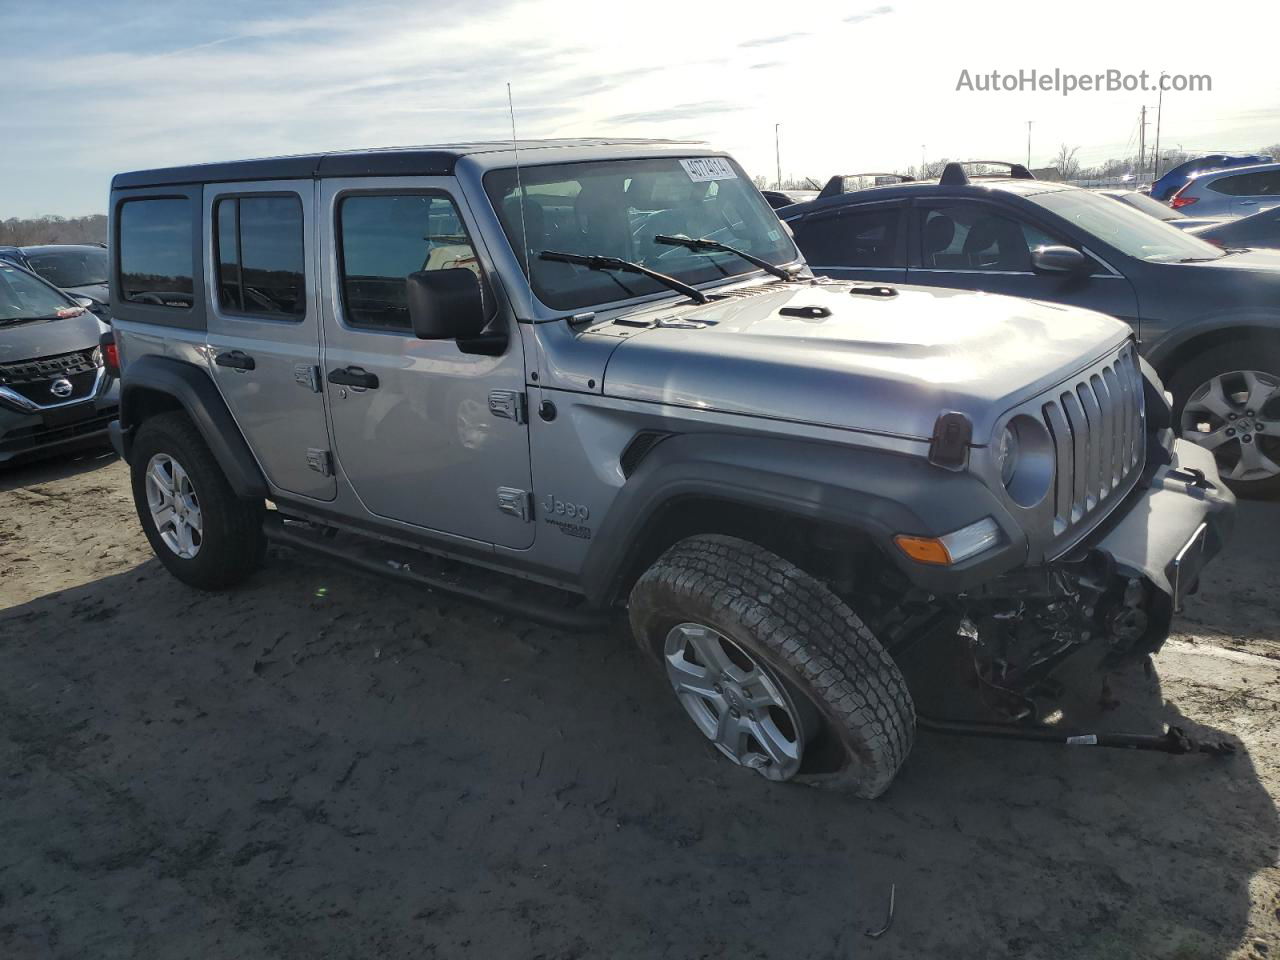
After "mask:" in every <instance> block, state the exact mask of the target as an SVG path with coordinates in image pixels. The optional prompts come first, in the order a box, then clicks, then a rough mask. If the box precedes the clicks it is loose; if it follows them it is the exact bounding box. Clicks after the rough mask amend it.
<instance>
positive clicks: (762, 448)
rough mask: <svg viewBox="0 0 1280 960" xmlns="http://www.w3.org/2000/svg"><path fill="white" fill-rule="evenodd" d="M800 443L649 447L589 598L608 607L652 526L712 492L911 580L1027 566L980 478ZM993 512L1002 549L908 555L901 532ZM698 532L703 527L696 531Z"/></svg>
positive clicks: (601, 534) (590, 560) (606, 533)
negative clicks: (835, 536) (859, 543)
mask: <svg viewBox="0 0 1280 960" xmlns="http://www.w3.org/2000/svg"><path fill="white" fill-rule="evenodd" d="M921 453H922V456H921V457H918V458H917V457H909V456H903V455H900V454H893V453H886V452H883V451H875V450H869V449H865V448H856V447H851V446H845V445H843V444H832V443H823V442H819V441H812V440H804V439H798V438H797V439H779V438H755V437H749V436H742V435H734V434H706V433H698V434H683V435H678V436H674V437H671V438H668V439H667V440H664V441H663V442H662V443H660V444H658V445H657V446H656V447H654V449H653V451H652V452H651V453H649V454H648V456H646V457H645V459H644V460H643V461H642V462H641V463H640V465H639V467H638V468H637V469H636V471H635V472H634V473H633V474H632V475H631V477H630V478H629V479H628V480H627V483H626V484H625V485H624V486H623V487H622V489H621V490H620V492H619V493H618V495H617V497H616V498H615V499H614V502H613V504H612V505H611V507H610V509H609V511H608V513H607V514H606V516H605V517H604V519H603V522H602V523H601V525H600V528H599V530H598V532H597V533H596V535H595V536H594V537H593V538H592V546H591V548H590V550H589V551H588V552H587V556H586V558H585V562H584V564H583V567H582V585H583V588H584V592H585V593H586V594H587V596H588V597H590V598H592V599H594V600H598V601H602V602H607V601H608V600H610V599H612V598H614V597H616V596H617V595H618V592H619V590H620V589H621V588H622V587H624V586H625V584H624V583H623V580H624V578H625V577H626V576H627V575H628V573H629V572H630V571H631V570H632V567H633V566H634V564H635V563H636V561H637V560H638V559H639V553H640V545H641V544H642V543H643V541H644V535H645V531H646V528H647V527H648V526H649V525H650V524H651V523H653V522H655V521H656V519H657V518H658V517H659V516H660V515H661V513H662V511H663V510H664V509H665V508H667V507H669V506H671V505H672V504H674V503H677V502H679V501H680V500H681V499H685V498H699V499H712V500H718V501H723V502H727V503H732V504H735V505H738V506H745V507H749V508H758V509H760V510H762V511H768V512H770V513H772V514H781V515H784V516H794V517H796V518H802V519H806V520H812V521H818V522H820V523H829V524H831V525H832V526H833V527H836V528H841V529H845V530H852V531H855V532H858V533H862V534H865V535H866V536H868V537H870V538H871V540H872V541H873V542H875V543H876V544H877V545H878V546H880V547H881V549H882V550H883V552H884V553H885V554H886V555H887V556H889V557H892V558H893V560H894V562H895V563H897V564H898V566H899V567H900V568H901V569H902V570H903V572H904V573H905V574H906V575H907V576H908V577H909V578H910V579H911V580H912V581H913V582H914V583H916V584H918V585H920V586H923V587H925V588H927V589H930V590H933V591H936V592H945V593H954V592H958V591H960V590H964V589H966V588H968V587H971V586H973V585H975V584H977V583H981V582H983V581H985V580H986V579H988V578H990V577H992V576H996V575H997V574H999V573H1001V572H1004V571H1005V570H1008V569H1012V568H1014V567H1016V566H1018V565H1019V564H1020V563H1022V562H1023V561H1024V560H1025V558H1026V555H1027V543H1026V537H1025V535H1024V534H1023V532H1022V531H1021V529H1020V528H1019V527H1018V525H1017V523H1016V522H1015V521H1014V519H1013V517H1012V516H1011V515H1010V514H1009V513H1008V512H1007V511H1006V510H1005V509H1004V507H1003V506H1002V505H1001V504H1000V503H999V502H998V501H997V500H996V498H995V497H994V496H992V494H991V492H990V491H989V490H988V489H987V488H986V487H985V486H984V485H983V484H982V483H981V482H980V481H979V480H978V479H977V478H976V477H973V476H972V475H970V474H967V473H953V472H951V471H948V470H943V469H940V468H938V467H935V466H932V465H931V464H929V463H928V462H927V461H926V460H925V459H924V456H923V453H924V449H923V445H922V451H921ZM988 516H990V517H993V518H994V519H995V521H996V523H997V524H999V526H1000V528H1001V529H1002V530H1003V531H1004V533H1005V544H1004V546H1003V547H1001V548H996V549H993V550H990V551H987V552H986V553H984V554H981V555H980V556H978V557H974V558H973V559H971V560H968V561H965V562H964V563H961V564H957V565H956V566H954V567H928V566H925V565H922V564H919V563H915V562H914V561H911V560H909V559H907V558H906V557H905V556H904V555H903V554H902V553H901V551H899V550H898V549H897V548H896V547H895V546H894V545H893V543H892V538H893V536H894V535H895V534H899V533H906V534H914V535H919V536H939V535H941V534H945V533H950V532H952V531H954V530H958V529H960V528H961V527H964V526H966V525H968V524H970V523H974V522H976V521H978V520H981V519H982V518H983V517H988ZM699 532H701V531H699Z"/></svg>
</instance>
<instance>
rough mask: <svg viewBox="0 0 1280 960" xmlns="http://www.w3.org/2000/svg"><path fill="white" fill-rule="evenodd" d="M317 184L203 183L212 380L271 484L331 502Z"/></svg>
mask: <svg viewBox="0 0 1280 960" xmlns="http://www.w3.org/2000/svg"><path fill="white" fill-rule="evenodd" d="M314 191H315V185H314V183H313V182H312V181H310V180H296V181H277V182H273V183H261V184H253V183H235V184H210V185H207V186H206V187H205V188H204V224H205V241H204V246H205V251H206V257H205V262H206V265H207V267H206V270H205V276H206V277H207V278H208V280H207V281H206V282H207V284H208V287H209V290H208V302H209V305H210V312H209V332H208V344H209V347H210V355H211V357H210V358H211V369H212V371H213V376H214V381H215V382H216V383H217V384H218V388H219V390H220V391H221V392H222V396H223V397H224V398H225V399H226V401H227V405H228V406H229V407H230V408H231V412H232V413H233V414H234V415H235V418H236V422H237V423H238V424H239V425H240V428H241V429H242V430H243V431H244V434H245V437H246V438H247V439H248V441H249V446H250V447H251V448H252V449H253V451H254V453H255V455H256V456H257V458H258V462H259V463H260V464H261V465H262V468H263V471H264V472H265V473H266V475H267V478H268V479H269V480H270V481H271V483H272V485H274V486H275V487H278V488H279V489H280V490H284V491H287V492H288V493H292V494H296V495H298V496H302V497H310V498H313V499H317V500H332V499H333V498H334V495H335V492H336V489H337V488H336V484H335V482H334V478H333V471H332V468H331V463H330V454H329V435H328V427H327V425H326V423H325V413H324V395H323V394H322V393H321V388H320V371H319V363H320V308H319V296H318V288H319V283H318V276H317V270H316V262H317V261H316V251H315V221H314Z"/></svg>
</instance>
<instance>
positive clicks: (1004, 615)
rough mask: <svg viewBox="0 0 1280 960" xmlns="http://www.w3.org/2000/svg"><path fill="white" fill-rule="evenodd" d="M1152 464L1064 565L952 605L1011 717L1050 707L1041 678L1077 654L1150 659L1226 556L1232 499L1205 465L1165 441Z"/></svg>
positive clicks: (1013, 577)
mask: <svg viewBox="0 0 1280 960" xmlns="http://www.w3.org/2000/svg"><path fill="white" fill-rule="evenodd" d="M1160 461H1161V462H1158V463H1156V464H1152V465H1151V466H1149V467H1148V468H1147V470H1146V472H1145V473H1144V474H1143V477H1142V479H1141V481H1140V482H1139V483H1138V485H1137V486H1136V487H1135V489H1134V490H1133V491H1132V492H1131V493H1130V494H1129V495H1128V496H1127V497H1126V498H1125V500H1124V502H1123V503H1121V504H1119V505H1118V506H1117V507H1116V508H1115V510H1114V511H1113V512H1112V514H1111V515H1110V516H1109V517H1108V518H1107V519H1106V521H1104V522H1103V523H1102V524H1101V525H1100V526H1099V527H1098V528H1097V529H1095V530H1094V531H1092V532H1091V533H1090V535H1089V536H1088V537H1087V538H1086V539H1085V540H1084V541H1082V542H1081V543H1079V544H1077V545H1075V546H1074V547H1073V548H1072V549H1071V550H1070V551H1069V552H1068V553H1067V554H1066V555H1064V556H1060V557H1058V558H1056V559H1054V560H1053V561H1051V562H1049V563H1045V564H1040V565H1036V566H1029V567H1022V568H1019V569H1016V570H1012V571H1009V572H1008V573H1005V574H1003V575H1002V576H999V577H996V578H994V579H992V580H991V581H989V582H987V583H984V584H982V585H981V586H980V587H978V588H976V589H973V590H970V591H967V592H966V593H964V594H961V595H960V596H959V597H957V603H956V606H955V608H953V609H955V610H956V612H957V613H958V614H959V615H960V617H961V628H960V632H961V634H963V635H965V636H967V637H968V638H969V640H970V641H971V643H972V644H973V648H974V655H975V665H976V667H977V670H978V675H979V678H980V679H981V680H983V681H984V682H985V683H987V684H988V685H989V686H990V687H991V688H993V689H995V690H997V691H999V692H1000V693H1002V694H1005V695H1009V697H1011V698H1012V700H1011V702H1013V703H1015V704H1016V707H1015V709H1014V711H1013V712H1015V713H1017V714H1020V715H1024V714H1025V713H1026V712H1027V710H1026V708H1025V704H1026V703H1029V698H1034V697H1038V696H1042V695H1044V696H1052V693H1053V690H1052V685H1051V684H1050V683H1049V676H1050V674H1051V673H1053V672H1054V671H1055V670H1056V669H1057V668H1058V666H1060V665H1061V664H1062V663H1063V662H1064V661H1065V660H1066V659H1067V658H1068V657H1071V656H1074V655H1075V654H1076V653H1078V652H1080V651H1082V650H1084V649H1093V650H1094V651H1095V652H1097V653H1098V654H1099V655H1100V656H1099V658H1098V661H1097V663H1098V666H1100V667H1101V668H1103V669H1109V668H1111V667H1115V666H1118V665H1120V664H1122V663H1125V662H1129V661H1132V660H1138V659H1142V658H1144V657H1146V656H1147V655H1148V654H1151V653H1154V652H1155V651H1157V650H1159V649H1160V647H1161V646H1162V645H1163V643H1164V641H1165V640H1166V639H1167V637H1168V636H1169V630H1170V627H1171V625H1172V622H1173V615H1174V613H1175V611H1176V610H1177V609H1178V607H1179V606H1180V604H1181V602H1182V599H1183V597H1185V596H1186V595H1187V594H1188V593H1191V592H1194V590H1195V589H1196V586H1197V584H1198V581H1199V577H1200V572H1201V570H1203V569H1204V566H1205V565H1206V564H1207V563H1208V562H1209V561H1210V560H1211V559H1212V558H1213V557H1215V556H1216V555H1217V554H1218V553H1220V552H1221V551H1222V548H1223V547H1224V546H1225V545H1226V542H1227V540H1228V538H1229V537H1230V534H1231V529H1232V525H1233V521H1234V515H1235V497H1234V496H1233V495H1232V494H1231V492H1230V491H1229V490H1228V489H1227V488H1226V486H1225V485H1224V484H1223V483H1222V481H1221V479H1220V478H1219V476H1218V470H1217V467H1216V465H1215V463H1214V460H1213V455H1212V454H1211V453H1209V452H1208V451H1207V450H1204V449H1203V448H1201V447H1198V446H1196V445H1194V444H1192V443H1188V442H1186V441H1182V440H1173V441H1172V442H1171V443H1169V444H1168V445H1167V446H1166V447H1164V448H1163V455H1162V456H1161V457H1160Z"/></svg>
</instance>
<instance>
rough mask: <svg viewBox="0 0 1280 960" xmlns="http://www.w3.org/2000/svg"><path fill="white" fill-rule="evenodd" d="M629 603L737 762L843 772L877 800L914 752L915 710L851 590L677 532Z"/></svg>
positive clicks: (719, 744) (733, 544)
mask: <svg viewBox="0 0 1280 960" xmlns="http://www.w3.org/2000/svg"><path fill="white" fill-rule="evenodd" d="M629 608H630V617H631V627H632V631H633V632H634V634H635V637H636V641H637V642H638V643H639V644H640V646H641V648H642V649H643V650H644V651H645V652H646V653H648V654H649V655H651V656H654V657H656V658H657V659H659V660H660V661H661V662H662V664H663V665H664V667H665V669H666V673H667V679H668V680H669V681H670V682H671V686H672V689H673V690H674V692H675V694H676V697H677V698H678V699H679V701H680V703H681V705H682V706H683V707H684V709H685V711H686V712H687V713H688V714H689V716H690V718H691V719H692V720H693V721H694V724H695V725H696V726H697V727H698V729H699V730H700V731H701V732H702V734H703V735H704V736H706V737H707V739H709V740H710V741H711V742H712V743H713V744H714V745H715V747H716V749H718V750H719V751H720V752H721V753H723V754H724V755H725V756H727V757H728V758H729V759H731V760H733V761H734V762H735V763H738V764H740V765H741V766H744V767H748V768H750V769H753V770H755V771H757V772H758V773H760V774H761V775H763V776H765V777H766V778H768V779H770V780H790V779H794V778H796V777H801V778H805V777H817V778H823V779H827V778H836V779H838V780H839V781H841V782H843V783H847V784H848V785H849V786H850V787H851V788H852V789H853V791H854V792H855V793H856V794H857V795H858V796H862V797H868V798H870V797H877V796H879V795H880V794H881V793H883V792H884V791H885V790H886V789H887V788H888V787H889V784H890V783H891V782H892V780H893V777H894V775H895V774H896V773H897V772H898V768H899V767H901V766H902V763H903V761H904V760H906V757H907V754H908V753H909V752H910V751H911V744H912V740H913V738H914V736H915V709H914V706H913V705H912V701H911V695H910V693H909V692H908V691H907V685H906V682H905V680H904V679H903V677H902V674H901V673H900V672H899V670H898V667H897V665H896V664H895V663H894V662H893V660H892V658H890V656H889V654H888V653H887V652H886V651H885V650H884V648H883V647H882V646H881V645H880V643H879V641H877V640H876V638H875V637H874V636H872V634H871V631H869V630H868V629H867V627H866V626H865V625H864V624H863V623H862V621H861V620H859V619H858V617H857V616H856V615H855V614H854V613H853V611H852V610H850V609H849V607H848V606H847V605H846V604H845V603H844V602H843V601H842V600H840V599H839V598H838V597H837V596H836V595H835V594H833V593H832V592H831V591H830V590H828V589H827V588H826V587H825V586H823V585H822V584H821V583H819V582H818V581H817V580H816V579H814V578H813V577H811V576H809V575H808V574H807V573H805V572H804V571H802V570H800V569H799V568H798V567H796V566H795V565H794V564H792V563H789V562H788V561H786V560H783V559H782V558H780V557H778V556H776V555H774V554H772V553H770V552H769V551H767V550H764V549H763V548H761V547H759V546H756V545H755V544H752V543H749V542H747V541H745V540H740V539H737V538H735V537H727V536H716V535H705V536H698V537H691V538H689V539H687V540H682V541H681V542H680V543H678V544H676V545H675V546H674V547H672V548H671V549H670V550H668V551H667V552H666V553H665V554H663V556H662V557H661V558H660V559H659V560H658V561H657V562H656V563H655V564H654V565H653V566H652V567H650V568H649V570H648V571H646V572H645V574H644V575H643V576H642V577H641V578H640V579H639V580H638V581H637V582H636V585H635V587H634V588H633V589H632V591H631V598H630V605H629Z"/></svg>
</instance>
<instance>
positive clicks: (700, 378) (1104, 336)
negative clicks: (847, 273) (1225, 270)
mask: <svg viewBox="0 0 1280 960" xmlns="http://www.w3.org/2000/svg"><path fill="white" fill-rule="evenodd" d="M850 289H851V285H850V284H848V283H842V282H835V283H817V284H812V285H810V284H798V283H797V284H787V285H777V286H772V288H771V289H766V290H762V291H754V292H753V291H751V290H746V291H742V294H743V295H741V296H738V297H734V298H731V299H725V300H721V301H717V302H713V303H710V304H706V305H703V306H698V307H693V308H684V307H676V308H673V307H672V306H670V305H668V306H667V307H666V309H665V310H653V311H646V312H645V313H643V314H639V315H636V314H632V315H629V316H627V317H625V318H623V319H624V322H625V323H626V324H627V326H628V327H632V326H634V325H635V324H637V323H642V322H644V321H645V320H656V321H657V322H658V326H655V327H653V328H651V329H647V330H643V331H642V332H640V333H638V334H634V335H632V336H630V337H629V338H628V339H626V340H625V341H624V342H623V343H622V344H621V345H620V346H619V347H618V348H617V349H616V350H615V351H614V352H613V354H612V356H611V357H610V358H609V363H608V367H607V369H606V371H605V378H604V393H605V394H606V395H609V396H614V397H620V398H628V399H634V400H642V401H650V402H655V403H665V404H674V405H677V406H685V407H694V408H701V409H713V410H718V411H722V412H726V413H738V414H746V415H749V416H759V417H770V418H774V419H782V420H792V421H797V422H804V423H813V424H822V425H827V426H834V427H842V428H847V429H856V430H864V431H869V432H873V433H881V434H890V435H894V436H900V437H913V438H919V439H927V438H929V437H930V436H931V435H932V433H933V427H934V421H935V420H936V419H937V417H938V415H939V414H941V413H943V412H945V411H957V412H960V413H964V414H966V415H967V416H968V417H969V418H970V420H972V421H973V425H974V440H975V442H976V443H979V444H983V443H986V442H987V440H988V438H989V437H990V435H991V430H992V429H993V428H994V424H995V420H996V419H997V418H998V417H999V415H1000V414H1001V413H1003V412H1004V411H1005V410H1008V409H1009V408H1010V407H1012V406H1013V405H1015V404H1016V403H1020V402H1021V401H1023V400H1025V399H1028V398H1029V397H1032V396H1035V395H1036V394H1038V393H1040V392H1043V391H1045V390H1047V389H1049V388H1050V387H1052V386H1054V385H1056V384H1059V383H1061V382H1063V381H1064V380H1066V379H1067V378H1068V377H1069V376H1071V375H1073V374H1074V373H1076V372H1078V371H1079V370H1081V369H1083V368H1084V367H1085V366H1086V365H1088V364H1089V363H1091V362H1092V361H1094V360H1097V359H1098V358H1100V357H1101V356H1103V355H1105V354H1106V353H1107V352H1109V351H1111V350H1115V349H1117V348H1119V346H1120V345H1121V344H1122V343H1123V342H1124V341H1125V340H1126V339H1127V338H1128V337H1129V336H1130V330H1129V328H1128V327H1127V326H1126V325H1124V324H1122V323H1121V322H1119V321H1118V320H1115V319H1113V318H1111V317H1108V316H1106V315H1104V314H1101V313H1094V312H1092V311H1088V310H1081V309H1077V308H1074V307H1065V306H1060V305H1057V304H1050V303H1042V302H1040V301H1031V300H1021V299H1017V298H1014V297H1003V296H997V295H991V294H985V293H973V292H968V291H958V290H943V289H938V288H932V287H913V286H905V285H902V286H895V287H894V288H893V289H896V290H897V295H896V296H892V297H874V296H867V295H859V294H852V293H850ZM787 307H792V308H795V307H803V308H810V307H816V308H826V309H827V310H829V311H830V315H829V316H826V317H820V318H806V317H797V316H787V315H785V314H783V313H781V312H780V311H782V310H783V309H784V308H787ZM614 322H616V321H614ZM664 322H665V323H666V324H669V325H666V326H664V325H663V323H664ZM606 326H607V325H606ZM597 329H599V328H597Z"/></svg>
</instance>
